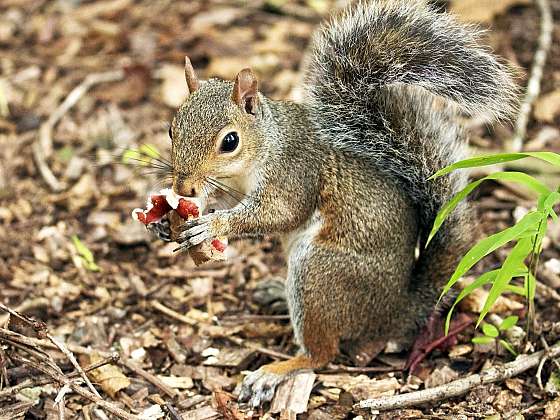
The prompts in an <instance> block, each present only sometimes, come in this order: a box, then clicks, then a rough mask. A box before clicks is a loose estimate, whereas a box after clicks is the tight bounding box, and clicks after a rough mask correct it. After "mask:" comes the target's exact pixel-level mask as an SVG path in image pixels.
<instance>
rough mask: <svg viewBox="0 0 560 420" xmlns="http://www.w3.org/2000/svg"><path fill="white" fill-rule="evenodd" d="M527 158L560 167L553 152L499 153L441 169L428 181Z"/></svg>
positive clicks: (559, 161)
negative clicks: (471, 169)
mask: <svg viewBox="0 0 560 420" xmlns="http://www.w3.org/2000/svg"><path fill="white" fill-rule="evenodd" d="M526 157H533V158H536V159H540V160H544V161H545V162H548V163H550V164H552V165H555V166H560V155H559V154H557V153H553V152H524V153H497V154H493V155H486V156H478V157H475V158H470V159H465V160H461V161H459V162H455V163H454V164H452V165H449V166H446V167H445V168H443V169H440V170H439V171H437V172H436V173H435V174H433V175H432V176H431V177H430V178H428V179H435V178H438V177H440V176H443V175H446V174H448V173H450V172H452V171H454V170H456V169H464V168H478V167H481V166H488V165H496V164H499V163H506V162H512V161H514V160H519V159H524V158H526Z"/></svg>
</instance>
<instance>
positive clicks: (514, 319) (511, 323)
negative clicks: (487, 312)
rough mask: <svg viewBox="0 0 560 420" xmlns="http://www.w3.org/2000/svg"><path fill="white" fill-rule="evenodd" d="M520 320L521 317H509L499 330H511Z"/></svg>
mask: <svg viewBox="0 0 560 420" xmlns="http://www.w3.org/2000/svg"><path fill="white" fill-rule="evenodd" d="M518 319H519V317H518V316H517V315H511V316H508V317H507V318H506V319H504V320H503V321H502V323H501V324H500V326H499V327H498V328H500V330H502V331H505V330H509V329H510V328H511V327H513V326H514V325H515V324H517V320H518Z"/></svg>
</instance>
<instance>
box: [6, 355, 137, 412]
mask: <svg viewBox="0 0 560 420" xmlns="http://www.w3.org/2000/svg"><path fill="white" fill-rule="evenodd" d="M12 358H13V359H14V360H17V361H19V362H21V363H23V364H25V365H28V366H31V367H32V368H33V369H35V370H38V371H40V372H43V373H44V374H45V375H48V376H50V377H51V378H52V379H53V381H54V382H57V383H59V384H60V385H62V386H65V385H68V386H69V387H70V388H71V389H72V391H74V392H75V393H76V394H78V395H80V396H81V397H83V398H86V399H88V400H90V401H91V402H93V403H95V404H97V405H99V406H100V407H101V408H103V409H105V410H107V411H108V412H110V413H111V414H114V415H115V416H117V417H119V418H121V419H125V420H139V418H138V417H137V416H134V415H132V414H129V413H127V412H126V411H124V410H122V409H120V408H119V407H116V406H115V405H114V404H112V403H110V402H108V401H105V400H104V399H102V398H100V397H98V396H96V395H94V394H92V393H91V392H89V391H88V390H86V389H84V388H82V387H81V386H79V385H78V384H76V383H75V382H72V381H71V380H69V379H68V378H67V377H66V376H64V374H62V373H59V372H57V371H56V370H54V369H49V368H48V367H47V366H45V365H43V364H42V363H35V362H33V361H32V360H28V359H25V358H23V357H21V356H18V355H13V356H12Z"/></svg>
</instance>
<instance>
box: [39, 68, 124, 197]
mask: <svg viewBox="0 0 560 420" xmlns="http://www.w3.org/2000/svg"><path fill="white" fill-rule="evenodd" d="M123 78H124V71H122V70H115V71H108V72H104V73H92V74H90V75H88V76H87V77H86V78H85V79H84V80H83V81H82V83H80V84H79V85H78V86H76V87H75V88H74V89H72V91H71V92H70V93H69V94H68V96H67V97H66V99H64V101H62V103H61V104H60V105H59V106H58V107H57V108H56V109H55V110H54V112H53V113H52V114H51V115H50V116H49V119H48V120H47V121H45V122H44V123H43V124H41V127H40V128H39V138H38V140H37V141H35V142H34V143H33V145H32V151H33V158H34V160H35V164H36V165H37V169H38V170H39V173H40V174H41V177H42V178H43V180H44V181H45V182H46V183H47V185H48V186H49V188H50V189H51V190H52V191H54V192H60V191H62V190H63V189H64V188H65V185H64V184H63V183H62V182H60V181H59V180H58V179H57V178H56V176H54V174H53V173H52V171H51V169H50V168H49V165H48V164H47V159H48V158H49V157H50V156H51V155H52V150H53V146H52V131H53V129H54V126H55V125H56V123H58V121H59V120H60V119H61V118H62V117H63V116H64V114H66V113H67V112H68V111H69V110H70V108H72V107H73V106H74V105H75V104H76V103H77V102H78V101H79V100H80V98H81V97H82V96H84V94H85V93H86V92H87V91H88V90H89V89H91V87H92V86H94V85H96V84H99V83H108V82H116V81H118V80H122V79H123Z"/></svg>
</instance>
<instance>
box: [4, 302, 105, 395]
mask: <svg viewBox="0 0 560 420" xmlns="http://www.w3.org/2000/svg"><path fill="white" fill-rule="evenodd" d="M0 309H2V310H4V311H6V312H8V313H9V314H10V315H12V316H15V317H17V318H19V319H20V320H22V321H24V322H25V323H27V324H29V325H30V326H31V327H32V328H34V329H35V331H36V332H37V334H38V335H39V336H40V337H47V338H48V339H49V340H50V342H51V343H53V344H54V345H55V346H56V347H57V348H58V349H59V350H60V351H61V352H62V353H64V354H65V355H66V357H67V358H68V360H70V363H72V365H74V367H75V368H76V370H77V371H78V373H79V374H80V376H81V377H82V379H83V380H84V381H85V383H86V385H87V386H88V388H89V389H90V390H91V392H93V393H94V394H95V395H96V396H97V397H99V398H101V395H99V393H98V392H97V390H96V389H95V388H94V386H93V384H92V383H91V382H90V380H89V379H88V377H87V375H86V374H85V372H84V371H83V370H82V367H81V366H80V364H79V363H78V361H77V360H76V358H75V357H74V355H73V354H72V352H70V351H69V350H68V349H67V348H66V346H65V345H64V343H62V342H60V341H58V340H57V339H56V338H55V337H53V336H52V335H50V334H49V333H48V331H47V326H46V324H45V323H44V322H42V321H37V320H35V319H33V318H30V317H27V316H25V315H21V314H20V313H18V312H17V311H14V310H13V309H10V308H8V307H7V306H5V305H3V304H2V303H0ZM60 401H61V402H62V403H63V402H64V399H63V396H61V400H60Z"/></svg>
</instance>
